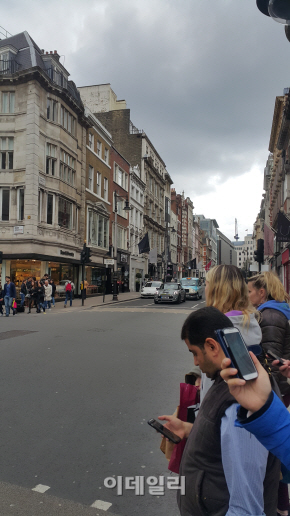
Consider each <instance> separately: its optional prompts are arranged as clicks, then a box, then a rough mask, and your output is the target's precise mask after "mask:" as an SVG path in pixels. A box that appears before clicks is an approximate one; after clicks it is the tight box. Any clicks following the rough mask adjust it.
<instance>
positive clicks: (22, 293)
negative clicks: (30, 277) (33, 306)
mask: <svg viewBox="0 0 290 516" xmlns="http://www.w3.org/2000/svg"><path fill="white" fill-rule="evenodd" d="M26 294H27V288H26V281H25V280H23V281H22V283H21V287H20V297H21V306H24V303H25V296H26Z"/></svg>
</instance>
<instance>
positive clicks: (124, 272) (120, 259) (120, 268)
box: [117, 251, 130, 292]
mask: <svg viewBox="0 0 290 516" xmlns="http://www.w3.org/2000/svg"><path fill="white" fill-rule="evenodd" d="M129 262H130V254H129V253H126V252H125V251H118V254H117V272H118V287H119V292H129V279H130V278H129V275H130V274H129V270H130V263H129Z"/></svg>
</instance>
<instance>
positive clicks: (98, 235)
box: [85, 108, 112, 294]
mask: <svg viewBox="0 0 290 516" xmlns="http://www.w3.org/2000/svg"><path fill="white" fill-rule="evenodd" d="M85 114H86V117H87V119H88V123H89V124H90V127H89V128H88V129H87V141H86V162H87V165H86V183H85V192H86V194H85V198H86V205H85V220H86V243H87V246H88V247H90V249H91V260H92V263H91V264H90V265H87V266H86V268H85V271H86V278H85V279H86V280H87V282H88V287H87V293H88V294H94V293H100V292H102V290H103V288H104V287H105V288H106V292H107V293H110V292H111V284H112V277H111V276H112V275H111V271H112V267H110V266H109V267H107V268H106V266H105V265H104V258H108V253H109V219H110V214H111V211H112V182H111V175H112V167H111V162H110V156H112V153H111V147H112V138H111V135H110V133H109V132H108V131H107V130H106V129H105V127H103V126H102V124H101V122H100V121H99V120H98V119H97V118H96V117H95V116H94V115H93V114H92V113H91V111H90V110H89V109H88V108H86V109H85Z"/></svg>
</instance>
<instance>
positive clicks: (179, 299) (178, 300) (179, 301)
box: [176, 294, 181, 305]
mask: <svg viewBox="0 0 290 516" xmlns="http://www.w3.org/2000/svg"><path fill="white" fill-rule="evenodd" d="M176 303H177V304H178V305H179V304H180V303H181V295H180V294H179V296H178V298H177V301H176Z"/></svg>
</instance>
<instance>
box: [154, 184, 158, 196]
mask: <svg viewBox="0 0 290 516" xmlns="http://www.w3.org/2000/svg"><path fill="white" fill-rule="evenodd" d="M155 197H158V184H157V183H155Z"/></svg>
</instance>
